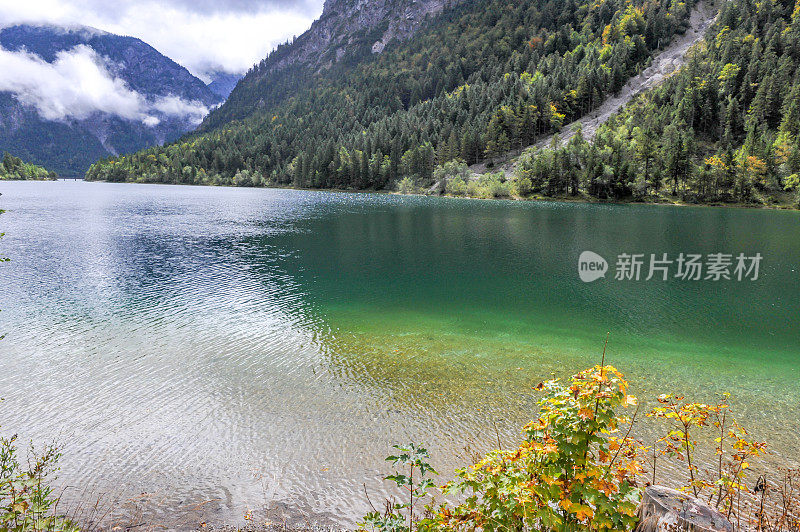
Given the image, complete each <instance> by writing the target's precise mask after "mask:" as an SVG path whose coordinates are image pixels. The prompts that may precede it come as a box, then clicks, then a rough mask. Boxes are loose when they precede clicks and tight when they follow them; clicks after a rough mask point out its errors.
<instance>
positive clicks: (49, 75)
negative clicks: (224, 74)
mask: <svg viewBox="0 0 800 532" xmlns="http://www.w3.org/2000/svg"><path fill="white" fill-rule="evenodd" d="M108 62H109V60H108V59H107V58H104V57H101V56H100V55H99V54H98V53H97V52H96V51H95V50H93V49H92V48H90V47H89V46H87V45H84V44H80V45H77V46H75V47H74V48H72V49H69V50H64V51H59V52H57V54H56V58H55V61H53V62H52V63H48V62H47V61H45V60H44V59H42V58H41V57H39V56H37V55H35V54H33V53H31V52H28V51H26V50H20V51H9V50H5V49H2V48H0V71H2V72H3V76H1V77H0V91H6V92H10V93H11V94H13V96H14V98H16V99H17V100H18V101H19V102H20V103H22V104H23V105H28V106H32V107H35V108H36V110H37V112H38V113H39V115H40V116H41V117H42V118H44V119H46V120H64V119H76V120H83V119H86V118H89V117H90V116H92V115H93V114H95V113H103V114H108V115H111V116H116V117H119V118H123V119H126V120H136V121H141V122H142V123H144V124H146V125H148V126H156V125H158V124H159V123H160V122H161V120H162V118H161V117H163V116H165V115H166V116H169V117H176V118H179V119H182V120H183V119H185V120H188V121H190V122H192V123H199V122H200V121H201V120H202V119H203V117H204V116H205V115H206V114H207V113H208V107H207V106H206V105H204V104H203V103H202V102H199V101H187V100H184V99H182V98H180V97H178V96H174V95H172V96H158V97H155V98H152V97H147V96H145V95H143V94H140V93H139V92H136V91H134V90H132V89H131V88H130V87H129V86H128V84H127V83H126V82H125V80H123V79H121V78H119V77H116V76H115V75H114V74H112V73H111V71H110V69H109V68H108V67H109V65H108Z"/></svg>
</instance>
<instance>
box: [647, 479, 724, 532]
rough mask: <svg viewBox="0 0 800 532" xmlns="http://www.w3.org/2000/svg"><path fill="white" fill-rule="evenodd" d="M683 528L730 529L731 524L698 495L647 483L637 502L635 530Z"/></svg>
mask: <svg viewBox="0 0 800 532" xmlns="http://www.w3.org/2000/svg"><path fill="white" fill-rule="evenodd" d="M672 530H687V531H690V532H733V525H732V524H731V523H730V521H728V520H727V519H726V518H725V516H724V515H722V514H721V513H719V512H718V511H717V510H715V509H714V508H712V507H710V506H709V505H708V504H706V503H704V502H703V501H701V500H700V499H696V498H694V497H691V496H690V495H687V494H686V493H682V492H680V491H677V490H674V489H671V488H665V487H662V486H648V487H647V488H645V490H644V495H642V502H641V504H640V505H639V524H638V525H636V529H635V532H661V531H664V532H666V531H672Z"/></svg>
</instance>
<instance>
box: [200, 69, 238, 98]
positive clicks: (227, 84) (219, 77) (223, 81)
mask: <svg viewBox="0 0 800 532" xmlns="http://www.w3.org/2000/svg"><path fill="white" fill-rule="evenodd" d="M210 77H211V81H210V82H209V83H208V89H209V90H210V91H211V92H213V93H214V94H216V95H217V96H219V97H220V98H222V99H223V100H225V99H227V98H228V96H230V94H231V92H232V91H233V88H234V87H236V84H237V83H239V80H240V79H242V76H241V75H239V74H229V73H228V72H214V73H212V74H211V75H210Z"/></svg>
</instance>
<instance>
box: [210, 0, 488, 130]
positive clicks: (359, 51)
mask: <svg viewBox="0 0 800 532" xmlns="http://www.w3.org/2000/svg"><path fill="white" fill-rule="evenodd" d="M474 1H475V0H326V2H325V4H324V7H323V10H322V15H321V16H320V18H319V19H317V20H316V21H315V22H314V23H313V24H312V25H311V27H310V28H309V29H308V31H306V32H305V33H303V34H302V35H300V36H299V37H297V38H296V39H295V40H294V41H293V42H291V43H286V44H284V45H282V46H279V47H278V48H277V49H276V50H275V51H274V52H272V53H271V54H270V55H269V57H267V58H265V59H264V60H263V61H261V62H260V63H259V64H258V65H256V66H255V67H253V69H251V70H250V72H248V73H247V75H246V76H245V77H244V78H243V79H242V80H241V81H240V82H239V85H238V86H237V88H236V89H234V90H233V92H232V93H231V94H230V97H229V104H228V105H226V106H224V107H223V108H220V109H218V110H216V111H215V112H213V113H211V114H210V115H209V117H208V118H207V119H206V120H205V122H204V124H203V126H202V128H201V129H204V130H210V129H213V128H214V127H216V126H218V125H220V124H223V123H225V122H229V121H231V120H236V119H241V118H245V117H247V116H249V115H251V114H252V113H253V112H255V111H257V110H258V109H261V108H264V107H267V106H269V105H271V104H272V103H275V102H277V101H282V99H283V98H285V97H289V96H290V94H280V95H276V96H277V98H276V97H273V98H269V97H264V96H263V95H264V94H267V93H269V92H270V85H273V84H274V81H275V78H276V77H277V78H284V77H286V76H296V75H297V74H296V72H297V68H295V69H291V68H290V67H298V68H300V69H310V70H311V71H319V70H321V69H327V68H331V67H333V66H335V65H337V64H339V65H353V64H355V63H358V62H359V61H360V60H362V59H364V58H365V57H369V56H370V55H372V54H379V53H381V52H383V50H384V49H385V48H386V47H387V46H388V45H389V44H390V43H392V42H394V43H395V44H399V43H401V42H404V41H407V40H408V39H410V38H411V37H412V36H413V35H414V34H415V33H416V32H417V30H419V29H420V27H422V25H423V24H424V23H425V22H426V21H427V20H429V19H431V18H433V17H435V16H436V15H438V14H440V13H442V12H443V11H444V10H446V9H449V8H452V7H454V6H456V5H459V4H463V3H467V2H474ZM254 95H259V96H257V97H254Z"/></svg>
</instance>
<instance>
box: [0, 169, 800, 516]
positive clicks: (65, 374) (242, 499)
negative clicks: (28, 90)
mask: <svg viewBox="0 0 800 532" xmlns="http://www.w3.org/2000/svg"><path fill="white" fill-rule="evenodd" d="M0 192H1V193H2V194H3V196H2V197H1V198H0V207H2V208H5V209H7V210H8V211H9V212H7V213H6V214H4V215H3V216H2V217H0V229H1V230H2V231H5V233H6V237H5V238H4V239H3V240H2V241H0V251H1V252H2V253H0V255H2V256H8V257H10V258H11V259H12V262H10V263H5V264H3V265H1V266H0V286H2V294H1V295H0V308H2V309H3V312H2V313H0V331H3V332H6V333H7V336H6V338H5V340H3V341H2V342H0V397H3V398H4V399H5V401H4V402H3V403H2V405H1V406H0V409H1V410H0V424H1V425H2V428H1V429H0V431H2V432H3V433H11V432H16V433H19V434H20V435H21V436H22V437H23V438H24V439H33V440H34V441H44V440H50V439H54V438H55V439H57V440H58V441H59V442H60V443H61V444H62V448H63V455H64V456H63V458H62V471H61V480H62V481H63V482H64V483H65V484H66V485H71V486H74V485H81V486H88V487H89V489H90V490H91V491H93V492H94V493H105V494H109V498H110V499H112V500H113V499H114V498H115V497H117V498H118V499H119V500H121V501H125V500H127V499H128V498H131V497H134V496H137V495H139V494H141V493H147V494H148V496H147V497H146V498H145V499H143V501H144V502H142V501H139V502H137V503H136V504H138V505H140V506H142V507H143V508H144V511H145V514H146V516H147V519H148V520H150V521H152V522H158V521H163V522H166V523H170V524H171V525H170V526H172V525H173V524H174V523H175V520H176V519H177V518H181V519H182V518H184V517H185V518H186V519H187V520H189V519H190V518H193V517H194V516H196V515H200V516H201V517H198V519H200V518H202V519H204V520H209V521H220V522H222V521H224V522H241V520H242V516H243V515H244V513H245V511H246V510H247V509H248V508H250V509H254V510H260V509H263V508H264V507H265V506H266V507H269V508H270V509H271V514H270V515H271V517H270V519H275V518H280V515H281V514H285V515H286V517H287V518H288V519H289V520H290V522H291V521H292V520H294V521H295V522H297V520H298V519H302V516H303V515H308V516H312V518H313V519H316V520H322V521H330V522H333V523H340V524H345V525H346V524H350V523H352V520H353V518H355V517H357V516H359V515H361V514H363V513H364V511H365V510H366V509H367V507H368V506H367V503H366V501H365V500H364V498H363V486H362V483H364V482H365V481H366V483H367V485H368V486H369V488H370V489H373V488H374V489H379V488H380V486H381V484H380V482H379V481H378V478H379V475H380V473H382V472H384V471H385V470H386V465H385V463H384V462H383V459H382V457H383V456H385V455H386V454H388V450H389V448H390V446H391V445H392V444H394V443H401V442H407V441H412V440H413V441H419V442H426V443H428V444H429V448H430V449H431V451H432V453H433V455H434V457H435V462H436V465H438V466H439V469H440V471H445V472H446V471H451V470H452V469H453V468H454V467H456V466H458V465H461V464H463V463H464V461H465V460H466V454H467V453H466V452H465V451H464V450H463V448H464V447H465V446H470V447H471V448H473V449H479V450H481V449H485V448H486V447H487V446H488V445H492V442H495V441H496V440H497V437H498V434H497V433H499V435H500V437H501V438H502V439H503V440H506V441H509V442H511V441H513V440H514V439H515V438H516V437H517V434H518V431H519V427H520V426H521V425H522V424H523V423H524V422H525V421H526V420H527V419H528V418H529V417H530V416H531V411H532V409H533V408H534V406H535V397H534V395H533V394H532V393H531V387H532V385H535V384H536V383H538V382H539V381H541V380H542V379H546V378H548V377H549V376H550V375H552V374H556V375H560V376H565V375H568V374H569V373H570V372H574V371H576V370H579V369H582V368H584V367H588V366H590V365H594V364H596V363H598V362H599V357H600V353H601V351H602V345H603V341H604V339H605V335H606V332H610V333H611V340H610V343H609V349H608V355H607V362H609V363H611V364H614V365H616V366H617V367H619V368H620V369H622V370H623V371H624V372H625V373H626V375H627V376H628V377H629V378H630V380H631V381H632V383H633V388H634V391H635V393H637V395H639V396H640V397H642V398H644V399H648V398H653V397H655V396H656V395H658V394H659V393H663V392H673V391H675V392H679V393H685V394H687V395H688V396H691V397H692V398H697V399H698V400H713V398H714V394H715V393H718V392H722V391H730V392H732V393H733V394H734V403H735V407H736V411H737V412H738V413H739V417H740V418H743V419H744V421H745V422H746V425H747V426H749V427H751V428H752V430H753V432H754V433H755V434H756V435H759V436H761V437H765V438H766V437H768V438H769V439H770V441H771V442H772V446H773V449H774V450H775V451H776V452H777V453H778V455H779V458H780V459H781V460H786V461H791V460H795V459H796V457H797V456H798V451H800V436H798V419H800V393H799V392H800V347H799V345H800V343H799V342H798V340H800V323H798V320H800V214H798V213H796V212H776V211H757V210H742V209H715V208H677V207H664V206H635V205H588V204H563V203H518V202H502V201H498V202H481V201H469V200H451V199H435V198H417V197H396V196H385V195H361V194H339V193H324V192H306V191H285V190H253V189H245V190H242V189H222V188H200V187H173V186H155V185H152V186H151V185H130V184H102V183H83V182H43V183H0ZM584 250H592V251H595V252H597V253H599V254H600V255H602V256H604V257H605V258H606V259H608V260H609V262H610V263H612V265H611V268H612V273H610V274H609V275H607V277H606V278H605V279H601V280H598V281H596V282H594V283H591V284H586V283H583V282H581V281H580V279H579V278H578V272H577V260H578V256H579V254H580V253H581V252H582V251H584ZM625 252H628V253H643V254H646V255H647V256H649V254H650V253H656V254H659V255H660V254H661V253H668V254H669V255H670V256H671V257H675V256H677V254H678V253H681V252H683V253H704V254H707V253H715V252H725V253H733V254H738V253H739V252H744V253H745V254H747V255H754V254H755V253H761V255H762V256H763V257H764V258H763V262H762V264H761V269H760V278H759V279H758V280H757V281H741V282H739V281H735V280H733V281H719V282H713V281H682V280H675V279H670V280H669V281H661V280H651V281H643V280H642V281H638V282H636V281H616V280H614V278H613V267H614V265H613V263H614V261H615V260H616V257H617V255H618V254H620V253H625ZM644 274H645V275H646V271H645V272H644ZM495 425H496V426H497V430H495ZM637 430H639V432H640V434H641V436H642V437H643V438H644V439H647V438H648V437H649V436H651V434H652V427H650V426H649V425H648V424H647V423H644V424H643V425H642V426H641V427H640V428H639V429H637ZM71 494H72V495H71ZM70 497H72V498H73V499H74V500H78V499H80V497H81V496H80V495H77V494H75V490H71V491H70V490H68V491H67V493H66V495H65V498H66V499H69V498H70ZM376 498H378V499H379V498H380V497H379V496H377V497H376ZM203 501H211V502H208V503H206V504H205V505H202V507H200V508H197V507H196V505H198V504H199V503H202V502H203ZM118 506H119V508H118V509H117V510H116V511H117V513H119V514H121V515H122V514H125V513H126V512H128V514H130V513H131V512H133V513H135V510H131V509H130V507H131V506H132V505H126V504H122V503H120V504H119V505H118ZM276 516H277V517H276Z"/></svg>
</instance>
